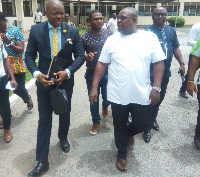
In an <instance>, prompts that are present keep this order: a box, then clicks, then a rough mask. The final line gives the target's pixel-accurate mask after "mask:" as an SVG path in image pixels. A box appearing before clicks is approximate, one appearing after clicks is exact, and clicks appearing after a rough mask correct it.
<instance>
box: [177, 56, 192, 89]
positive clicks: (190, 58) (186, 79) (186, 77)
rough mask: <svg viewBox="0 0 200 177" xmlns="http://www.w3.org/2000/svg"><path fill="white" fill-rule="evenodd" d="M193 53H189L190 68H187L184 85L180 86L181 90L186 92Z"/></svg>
mask: <svg viewBox="0 0 200 177" xmlns="http://www.w3.org/2000/svg"><path fill="white" fill-rule="evenodd" d="M192 56H193V55H192V54H190V55H189V61H188V70H187V74H186V75H185V81H184V82H182V86H181V88H180V92H186V89H187V82H188V71H189V67H190V62H191V60H192Z"/></svg>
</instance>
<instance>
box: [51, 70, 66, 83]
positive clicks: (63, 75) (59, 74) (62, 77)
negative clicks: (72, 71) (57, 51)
mask: <svg viewBox="0 0 200 177" xmlns="http://www.w3.org/2000/svg"><path fill="white" fill-rule="evenodd" d="M54 75H55V76H57V77H58V79H56V82H58V83H59V85H61V84H62V82H63V81H64V80H66V79H67V77H68V76H67V72H66V71H59V72H57V73H54Z"/></svg>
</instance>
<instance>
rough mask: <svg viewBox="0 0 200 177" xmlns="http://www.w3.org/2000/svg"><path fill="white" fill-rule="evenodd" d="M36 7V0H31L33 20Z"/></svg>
mask: <svg viewBox="0 0 200 177" xmlns="http://www.w3.org/2000/svg"><path fill="white" fill-rule="evenodd" d="M37 8H38V5H37V0H33V1H32V10H33V20H34V19H35V12H37Z"/></svg>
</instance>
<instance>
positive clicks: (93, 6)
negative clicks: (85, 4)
mask: <svg viewBox="0 0 200 177" xmlns="http://www.w3.org/2000/svg"><path fill="white" fill-rule="evenodd" d="M92 10H95V3H91V11H92Z"/></svg>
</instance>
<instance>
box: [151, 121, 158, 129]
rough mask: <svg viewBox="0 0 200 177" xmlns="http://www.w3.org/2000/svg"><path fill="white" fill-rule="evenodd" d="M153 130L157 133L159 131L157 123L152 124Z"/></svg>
mask: <svg viewBox="0 0 200 177" xmlns="http://www.w3.org/2000/svg"><path fill="white" fill-rule="evenodd" d="M152 128H153V129H154V130H156V131H158V130H159V125H158V122H157V121H155V122H154V123H153V127H152Z"/></svg>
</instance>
